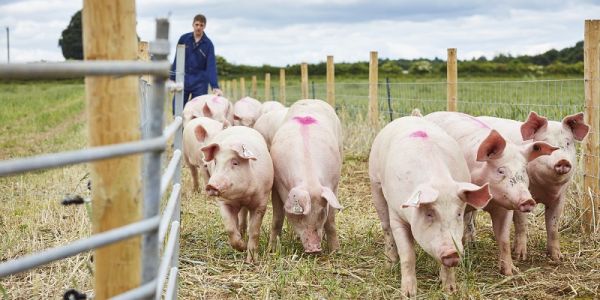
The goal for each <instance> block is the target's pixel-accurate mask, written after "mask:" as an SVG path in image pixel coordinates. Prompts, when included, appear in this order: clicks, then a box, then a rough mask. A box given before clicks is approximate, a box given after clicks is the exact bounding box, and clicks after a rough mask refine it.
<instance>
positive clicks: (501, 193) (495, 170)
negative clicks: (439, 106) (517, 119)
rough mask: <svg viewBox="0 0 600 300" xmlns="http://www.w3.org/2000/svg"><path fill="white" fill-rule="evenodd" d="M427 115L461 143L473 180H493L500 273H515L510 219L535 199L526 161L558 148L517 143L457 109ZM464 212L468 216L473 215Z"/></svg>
mask: <svg viewBox="0 0 600 300" xmlns="http://www.w3.org/2000/svg"><path fill="white" fill-rule="evenodd" d="M424 118H426V119H428V120H430V121H432V122H434V123H435V124H437V125H438V126H440V127H441V128H443V129H444V130H445V131H446V132H447V133H448V134H449V135H450V136H451V137H453V138H454V139H455V140H456V141H457V142H458V144H459V145H460V148H461V151H462V154H463V156H464V157H465V159H466V161H467V165H468V166H469V171H470V173H471V182H472V183H474V184H477V185H482V184H484V183H486V182H489V183H490V192H491V194H492V196H493V199H492V200H491V201H490V202H489V203H488V205H487V206H486V207H485V208H484V210H485V211H487V212H488V213H489V214H490V216H491V218H492V227H493V231H494V237H495V238H496V243H497V244H498V250H499V265H500V273H502V274H504V275H512V271H513V269H516V268H515V267H514V265H513V263H512V257H511V254H510V240H509V238H510V220H512V213H513V210H519V211H522V212H531V211H532V210H533V208H534V206H535V201H534V200H533V197H532V196H531V193H530V192H529V177H528V176H527V170H526V166H527V162H529V161H532V160H534V159H536V158H537V157H539V156H541V155H549V154H551V153H552V151H554V150H556V149H558V148H557V147H554V146H552V145H550V144H548V143H545V142H534V143H528V144H525V145H516V144H514V143H512V142H510V141H509V140H506V139H505V138H504V137H503V136H502V135H501V134H500V133H499V132H498V131H496V130H494V129H492V128H491V127H490V125H488V124H486V123H485V122H483V121H481V120H479V119H477V118H475V117H473V116H470V115H467V114H464V113H458V112H434V113H431V114H428V115H426V116H425V117H424ZM469 210H470V208H469V209H467V211H468V213H465V217H466V219H469V217H470V216H471V214H470V213H469ZM473 234H474V233H473V228H472V227H469V226H467V232H466V233H465V242H467V241H469V240H470V239H472V236H473Z"/></svg>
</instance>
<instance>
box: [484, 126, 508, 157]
mask: <svg viewBox="0 0 600 300" xmlns="http://www.w3.org/2000/svg"><path fill="white" fill-rule="evenodd" d="M505 147H506V140H505V139H504V138H503V137H502V136H501V135H500V133H498V131H496V130H494V129H492V131H491V132H490V134H489V135H488V137H486V138H485V140H483V142H481V145H479V149H478V150H477V161H488V160H491V159H497V158H499V157H500V156H502V152H504V148H505Z"/></svg>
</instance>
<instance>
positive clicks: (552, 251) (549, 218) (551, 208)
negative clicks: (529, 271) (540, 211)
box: [545, 195, 565, 262]
mask: <svg viewBox="0 0 600 300" xmlns="http://www.w3.org/2000/svg"><path fill="white" fill-rule="evenodd" d="M564 204H565V201H564V196H562V195H561V197H560V198H559V199H558V201H557V202H551V203H548V205H546V212H545V217H546V235H547V241H546V243H547V245H546V250H547V251H548V256H550V259H552V260H553V261H555V262H556V261H559V260H560V259H561V258H562V253H561V252H560V242H559V240H558V239H559V236H558V222H559V220H560V216H561V214H562V211H563V208H564Z"/></svg>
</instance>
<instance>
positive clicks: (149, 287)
mask: <svg viewBox="0 0 600 300" xmlns="http://www.w3.org/2000/svg"><path fill="white" fill-rule="evenodd" d="M155 292H156V279H155V280H152V281H150V282H149V283H146V284H144V285H142V286H139V287H137V288H135V289H132V290H129V291H127V292H125V293H123V294H120V295H117V296H114V297H112V298H110V299H111V300H130V299H131V300H137V299H140V298H148V297H152V296H154V293H155Z"/></svg>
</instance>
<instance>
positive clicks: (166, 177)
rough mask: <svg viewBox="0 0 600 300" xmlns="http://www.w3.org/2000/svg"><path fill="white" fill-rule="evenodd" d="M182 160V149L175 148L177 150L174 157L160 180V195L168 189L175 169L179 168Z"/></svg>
mask: <svg viewBox="0 0 600 300" xmlns="http://www.w3.org/2000/svg"><path fill="white" fill-rule="evenodd" d="M180 161H181V150H175V152H173V158H171V161H169V165H168V166H167V170H166V171H165V174H163V176H162V178H161V180H160V195H161V196H162V195H163V194H164V193H165V191H166V190H167V187H168V186H169V183H170V182H171V179H172V178H173V175H175V171H176V170H177V165H178V164H179V162H180Z"/></svg>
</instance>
